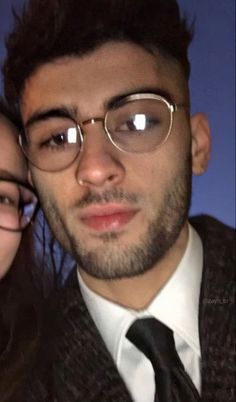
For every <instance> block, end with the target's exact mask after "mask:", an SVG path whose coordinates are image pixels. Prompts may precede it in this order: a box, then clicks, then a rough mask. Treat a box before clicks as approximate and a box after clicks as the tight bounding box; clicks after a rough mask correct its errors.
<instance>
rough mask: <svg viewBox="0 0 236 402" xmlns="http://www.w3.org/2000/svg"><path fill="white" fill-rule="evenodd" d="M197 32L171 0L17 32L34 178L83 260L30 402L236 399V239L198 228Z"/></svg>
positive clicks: (46, 11)
mask: <svg viewBox="0 0 236 402" xmlns="http://www.w3.org/2000/svg"><path fill="white" fill-rule="evenodd" d="M191 36H192V34H191V29H189V28H188V27H187V24H186V22H185V21H184V20H182V19H181V17H180V14H179V8H178V5H177V3H176V2H175V1H172V0H165V1H164V0H162V1H161V0H145V1H142V0H140V1H138V2H137V1H134V0H116V1H112V0H101V1H99V2H98V1H95V0H87V1H86V2H85V1H82V0H80V1H78V0H74V1H73V0H71V1H68V2H64V1H62V0H48V1H42V0H40V1H39V0H31V1H29V4H28V5H27V7H26V9H25V11H24V13H23V16H22V18H21V19H20V20H18V23H17V25H16V27H15V30H14V32H13V33H12V34H11V35H10V37H9V38H8V42H7V51H8V57H7V60H6V63H5V66H4V75H5V89H6V96H7V97H8V99H9V100H10V101H11V102H13V103H18V104H19V107H20V111H21V115H22V120H23V125H24V134H23V135H22V136H21V144H22V148H23V150H24V152H25V154H26V155H27V157H28V159H29V166H30V177H31V180H32V183H33V184H34V186H35V187H36V189H37V191H38V193H39V197H40V201H41V203H42V206H43V209H44V211H45V214H46V216H47V220H48V222H49V224H50V226H51V228H52V230H53V232H54V234H55V236H56V237H57V239H58V240H59V241H60V243H61V244H62V245H63V247H64V248H65V249H66V250H67V251H69V252H70V253H71V255H72V256H73V257H74V258H75V259H76V261H77V263H78V270H77V272H73V273H72V275H71V277H70V278H69V280H68V283H67V284H66V285H65V288H64V289H62V291H61V293H60V294H59V298H58V300H57V302H56V304H55V305H54V309H55V310H54V312H55V311H56V310H57V311H58V316H57V317H56V319H55V322H53V325H52V323H51V321H52V318H51V316H50V322H49V323H48V325H49V330H48V334H46V335H45V336H46V340H45V339H44V341H43V346H44V347H45V349H46V353H45V354H43V353H42V356H43V357H44V358H45V356H47V362H46V363H45V362H41V364H42V366H43V367H41V368H42V370H41V372H40V374H38V373H36V380H35V381H34V382H33V381H32V386H31V390H29V391H28V396H27V397H25V400H30V401H33V400H35V401H36V400H37V401H44V400H50V401H63V402H65V401H86V402H87V401H96V402H97V401H99V402H100V401H122V402H125V401H131V400H133V401H136V402H151V401H154V400H155V401H157V400H158V401H159V402H160V401H165V402H167V401H168V402H171V401H182V402H190V401H197V400H200V397H199V394H200V395H201V397H202V400H203V401H205V402H210V401H214V402H217V401H218V402H223V401H225V402H226V401H231V400H234V393H233V385H234V384H233V383H234V358H233V334H234V318H233V317H234V307H233V299H234V298H233V278H234V274H233V266H234V263H233V250H234V243H233V236H234V232H233V230H231V229H230V228H227V227H226V226H225V225H223V224H222V223H220V222H218V221H216V220H215V219H213V218H210V217H197V218H194V219H193V220H192V223H191V224H189V223H188V211H189V205H190V199H191V176H192V173H194V174H197V175H200V174H202V173H203V172H204V171H205V169H206V168H207V163H208V159H209V153H210V134H209V126H208V122H207V118H206V117H205V115H204V114H201V113H199V114H196V115H194V116H192V117H190V111H189V110H190V103H189V93H188V78H189V72H190V67H189V62H188V58H187V48H188V45H189V42H190V41H191ZM194 228H195V229H194ZM153 319H154V320H153ZM133 324H134V325H133ZM136 324H137V325H136ZM140 324H141V326H140ZM149 324H150V325H149ZM163 324H164V325H163ZM154 327H155V328H156V327H157V330H155V331H156V333H155V334H154V333H153V330H154V329H153V328H154ZM140 328H141V329H140ZM150 328H151V330H150V331H151V335H150V336H149V338H150V337H151V338H152V339H154V342H155V347H154V350H155V348H156V351H158V353H156V352H155V351H154V352H152V351H151V344H150V341H149V340H146V335H145V334H146V333H148V331H149V329H150ZM173 337H174V341H173ZM167 339H168V340H169V342H168V344H166V341H167ZM48 342H49V345H48ZM161 342H162V347H160V343H161ZM146 343H147V346H145V345H146ZM163 350H165V352H163ZM170 351H171V356H169V357H168V356H167V355H168V354H170ZM50 352H51V353H50ZM176 352H177V353H176ZM153 353H154V354H156V355H158V356H157V357H156V359H157V360H155V361H154V358H153ZM163 361H164V363H163ZM45 367H46V368H45ZM39 371H40V370H39Z"/></svg>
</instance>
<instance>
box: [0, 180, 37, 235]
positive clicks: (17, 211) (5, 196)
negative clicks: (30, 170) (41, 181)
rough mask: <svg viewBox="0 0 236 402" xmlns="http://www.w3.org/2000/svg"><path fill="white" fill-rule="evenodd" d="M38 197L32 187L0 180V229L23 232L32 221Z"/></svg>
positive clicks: (12, 181)
mask: <svg viewBox="0 0 236 402" xmlns="http://www.w3.org/2000/svg"><path fill="white" fill-rule="evenodd" d="M37 202H38V200H37V197H36V195H35V192H34V190H33V189H32V188H31V186H29V185H27V184H24V183H21V182H18V181H15V180H9V179H3V178H0V228H1V229H5V230H9V231H21V230H23V229H24V228H25V227H26V226H27V225H28V224H29V223H30V222H31V220H32V218H33V216H34V214H35V210H36V207H37Z"/></svg>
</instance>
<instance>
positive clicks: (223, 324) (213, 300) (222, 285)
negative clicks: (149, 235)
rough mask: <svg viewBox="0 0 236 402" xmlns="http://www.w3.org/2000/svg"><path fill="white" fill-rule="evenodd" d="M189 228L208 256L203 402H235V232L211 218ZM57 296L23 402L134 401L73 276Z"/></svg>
mask: <svg viewBox="0 0 236 402" xmlns="http://www.w3.org/2000/svg"><path fill="white" fill-rule="evenodd" d="M191 223H192V225H193V226H194V227H195V228H196V230H197V231H198V233H199V234H200V236H201V238H202V241H203V246H204V255H205V257H204V272H203V278H202V286H201V296H200V310H199V331H200V341H201V352H202V367H201V370H202V400H203V402H233V401H235V394H234V385H235V353H234V352H235V347H234V335H235V306H234V289H235V288H234V282H235V276H234V266H235V258H234V254H235V243H234V240H235V237H234V230H233V229H231V228H229V227H227V226H225V225H224V224H222V223H220V222H219V221H216V220H215V219H213V218H210V217H207V216H202V217H195V218H193V219H192V220H191ZM58 296H59V297H58V298H57V302H56V305H55V301H54V305H53V311H54V313H55V314H54V316H53V318H52V313H50V316H49V321H48V323H47V333H46V334H45V335H44V336H45V339H44V341H43V342H42V347H43V349H42V350H41V353H40V357H41V359H40V364H39V366H38V367H37V368H35V373H32V379H31V380H30V381H29V384H28V385H29V386H28V389H27V392H26V394H25V396H24V398H23V402H46V401H47V402H131V401H132V400H131V397H130V395H129V393H128V391H127V389H126V387H125V385H124V383H123V381H122V379H121V378H120V376H119V373H118V371H117V369H116V367H115V365H114V363H113V361H112V358H111V357H110V355H109V353H108V351H107V349H106V347H105V345H104V343H103V340H102V339H101V337H100V335H99V333H98V331H97V329H96V327H95V325H94V323H93V321H92V319H91V317H90V315H89V313H88V311H87V308H86V306H85V304H84V301H83V299H82V296H81V294H80V291H79V287H78V284H77V278H76V275H75V272H73V273H72V274H71V276H70V279H69V281H68V283H67V285H66V286H65V287H64V288H63V289H62V290H61V294H59V295H58ZM56 312H59V313H60V314H56ZM185 402H188V401H185Z"/></svg>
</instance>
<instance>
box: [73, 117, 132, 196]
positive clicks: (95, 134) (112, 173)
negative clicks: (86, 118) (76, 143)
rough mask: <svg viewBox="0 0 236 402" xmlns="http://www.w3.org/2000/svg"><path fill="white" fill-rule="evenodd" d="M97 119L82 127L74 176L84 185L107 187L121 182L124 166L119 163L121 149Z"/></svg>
mask: <svg viewBox="0 0 236 402" xmlns="http://www.w3.org/2000/svg"><path fill="white" fill-rule="evenodd" d="M97 120H98V119H97ZM97 120H96V124H94V123H95V122H92V124H91V125H90V124H89V125H84V127H83V146H82V149H81V153H80V155H79V161H78V166H77V170H76V178H77V181H78V183H80V184H82V185H83V186H85V187H91V188H92V187H94V188H98V187H100V188H101V187H102V188H103V189H109V188H111V187H112V186H114V185H117V184H119V183H120V182H122V180H123V178H124V175H125V168H124V166H123V164H122V163H121V151H119V150H118V149H116V148H115V147H114V145H113V144H112V143H111V141H110V140H109V138H108V136H107V135H106V133H105V130H104V128H103V126H102V123H101V122H100V123H99V121H97Z"/></svg>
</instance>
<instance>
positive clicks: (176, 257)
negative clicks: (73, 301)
mask: <svg viewBox="0 0 236 402" xmlns="http://www.w3.org/2000/svg"><path fill="white" fill-rule="evenodd" d="M187 242H188V225H187V223H186V225H185V226H184V228H183V229H182V231H181V233H180V235H179V237H178V239H177V240H176V242H175V244H174V246H173V247H172V248H171V249H170V250H169V251H168V253H167V254H166V255H165V256H164V258H163V259H162V260H161V261H159V262H158V264H156V265H155V266H154V267H153V268H152V269H150V270H149V271H147V272H146V273H144V274H142V275H138V276H134V277H132V278H124V279H115V280H104V279H97V278H94V277H92V276H90V275H88V274H87V273H86V272H85V271H83V270H80V275H81V276H82V278H83V280H84V282H85V284H86V285H87V286H88V287H89V288H90V289H91V290H93V291H94V292H95V293H97V294H99V295H101V296H102V297H104V298H106V299H108V300H110V301H112V302H114V303H117V304H120V305H122V306H124V307H127V308H131V309H134V310H142V309H144V308H145V307H147V306H148V305H149V304H150V303H151V301H152V299H153V298H154V297H155V296H156V294H157V293H158V292H159V291H160V290H161V288H162V287H163V286H164V285H165V284H166V282H167V281H168V280H169V278H170V277H171V275H172V274H173V272H174V271H175V270H176V268H177V266H178V264H179V262H180V260H181V258H182V256H183V254H184V252H185V249H186V246H187Z"/></svg>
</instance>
